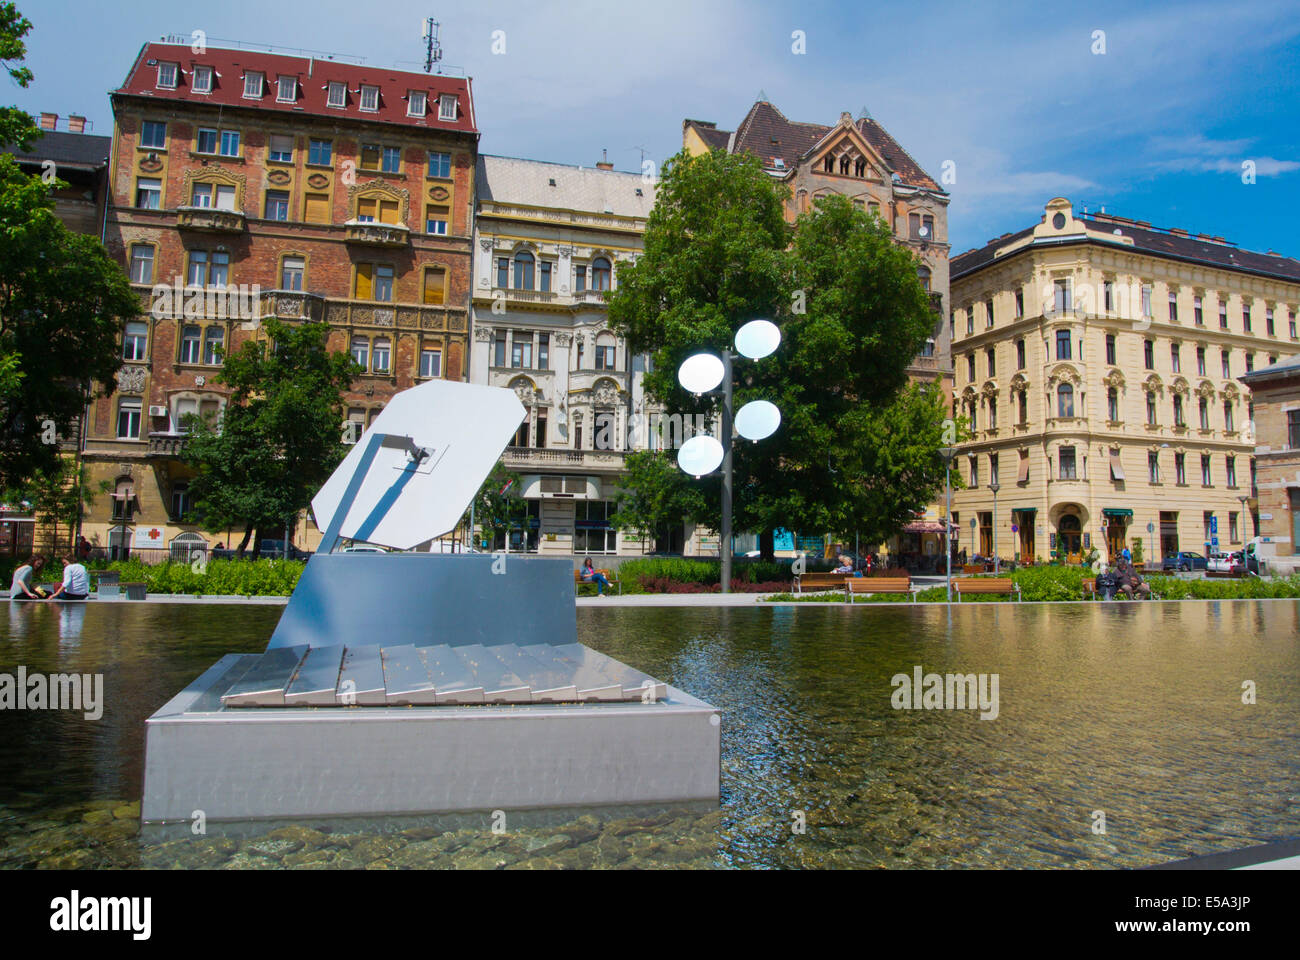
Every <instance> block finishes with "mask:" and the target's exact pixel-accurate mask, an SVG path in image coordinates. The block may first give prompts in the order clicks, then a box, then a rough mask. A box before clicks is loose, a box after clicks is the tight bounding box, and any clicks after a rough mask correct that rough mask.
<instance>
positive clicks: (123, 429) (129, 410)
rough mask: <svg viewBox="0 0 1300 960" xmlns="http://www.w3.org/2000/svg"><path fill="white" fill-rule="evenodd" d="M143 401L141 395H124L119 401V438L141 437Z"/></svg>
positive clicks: (131, 438)
mask: <svg viewBox="0 0 1300 960" xmlns="http://www.w3.org/2000/svg"><path fill="white" fill-rule="evenodd" d="M142 403H143V401H142V400H141V399H140V398H139V397H122V398H121V399H120V400H118V401H117V436H118V439H120V440H139V439H140V411H141V406H142Z"/></svg>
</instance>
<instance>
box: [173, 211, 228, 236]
mask: <svg viewBox="0 0 1300 960" xmlns="http://www.w3.org/2000/svg"><path fill="white" fill-rule="evenodd" d="M176 226H177V227H178V228H179V229H181V230H195V231H198V232H200V233H243V232H244V214H243V213H242V212H241V211H239V210H216V209H214V208H212V207H177V208H176Z"/></svg>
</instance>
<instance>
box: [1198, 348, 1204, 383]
mask: <svg viewBox="0 0 1300 960" xmlns="http://www.w3.org/2000/svg"><path fill="white" fill-rule="evenodd" d="M1196 374H1197V376H1201V377H1203V376H1205V348H1204V347H1197V348H1196Z"/></svg>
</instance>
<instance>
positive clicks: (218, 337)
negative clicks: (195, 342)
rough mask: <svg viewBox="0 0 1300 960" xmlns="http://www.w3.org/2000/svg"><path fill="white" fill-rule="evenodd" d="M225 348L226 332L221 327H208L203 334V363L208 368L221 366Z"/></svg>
mask: <svg viewBox="0 0 1300 960" xmlns="http://www.w3.org/2000/svg"><path fill="white" fill-rule="evenodd" d="M225 346H226V331H224V330H222V329H221V328H220V327H208V329H207V331H206V332H205V333H204V334H203V362H204V363H206V364H208V366H213V367H215V366H219V365H220V363H221V354H222V351H223V350H224V349H225Z"/></svg>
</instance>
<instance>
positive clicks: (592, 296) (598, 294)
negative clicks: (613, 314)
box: [573, 290, 608, 307]
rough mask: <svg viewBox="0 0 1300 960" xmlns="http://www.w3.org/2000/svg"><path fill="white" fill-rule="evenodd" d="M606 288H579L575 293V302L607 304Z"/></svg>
mask: <svg viewBox="0 0 1300 960" xmlns="http://www.w3.org/2000/svg"><path fill="white" fill-rule="evenodd" d="M607 292H608V291H606V290H579V291H577V292H576V293H574V295H573V302H574V303H580V304H589V305H591V306H598V307H603V306H605V294H606V293H607Z"/></svg>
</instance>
